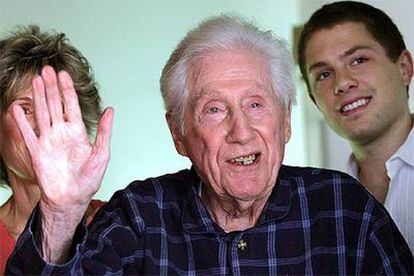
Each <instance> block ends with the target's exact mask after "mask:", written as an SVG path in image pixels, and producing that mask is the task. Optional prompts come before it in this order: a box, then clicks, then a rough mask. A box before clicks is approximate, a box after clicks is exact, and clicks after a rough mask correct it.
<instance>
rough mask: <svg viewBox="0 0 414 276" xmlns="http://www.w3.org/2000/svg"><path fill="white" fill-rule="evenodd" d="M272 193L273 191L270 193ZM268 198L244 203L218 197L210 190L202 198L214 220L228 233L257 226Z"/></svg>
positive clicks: (207, 189) (205, 191)
mask: <svg viewBox="0 0 414 276" xmlns="http://www.w3.org/2000/svg"><path fill="white" fill-rule="evenodd" d="M270 192H271V191H270ZM269 196H270V193H268V195H267V196H265V197H264V198H260V199H255V200H251V201H242V200H237V199H234V198H228V197H226V198H224V197H219V196H217V195H216V194H215V193H214V191H212V190H211V189H209V188H206V189H205V190H204V188H203V193H202V196H201V199H202V201H203V202H204V204H205V206H206V207H207V210H208V212H209V213H210V215H211V217H212V218H213V220H214V221H215V222H216V223H217V224H218V225H219V226H220V227H221V228H222V229H223V230H224V231H225V232H227V233H229V232H232V231H243V230H245V229H248V228H251V227H253V226H255V224H256V222H257V220H258V219H259V217H260V214H261V213H262V211H263V208H264V206H265V205H266V202H267V199H268V198H269Z"/></svg>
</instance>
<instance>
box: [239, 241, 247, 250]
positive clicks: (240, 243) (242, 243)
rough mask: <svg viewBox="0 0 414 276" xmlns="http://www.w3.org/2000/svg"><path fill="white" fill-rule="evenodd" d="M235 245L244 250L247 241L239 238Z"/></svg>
mask: <svg viewBox="0 0 414 276" xmlns="http://www.w3.org/2000/svg"><path fill="white" fill-rule="evenodd" d="M237 247H238V248H239V249H240V250H242V251H243V250H245V249H246V248H247V242H246V241H245V240H243V239H240V240H239V242H238V243H237Z"/></svg>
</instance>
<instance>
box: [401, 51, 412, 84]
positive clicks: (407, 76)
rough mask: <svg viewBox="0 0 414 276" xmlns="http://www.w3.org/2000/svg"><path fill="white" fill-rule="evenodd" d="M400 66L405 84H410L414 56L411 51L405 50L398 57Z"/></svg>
mask: <svg viewBox="0 0 414 276" xmlns="http://www.w3.org/2000/svg"><path fill="white" fill-rule="evenodd" d="M398 66H399V69H400V72H401V77H402V80H403V83H404V85H405V86H408V85H410V83H411V79H412V77H413V58H412V56H411V54H410V52H409V51H407V50H404V51H403V52H402V53H401V56H400V58H399V59H398Z"/></svg>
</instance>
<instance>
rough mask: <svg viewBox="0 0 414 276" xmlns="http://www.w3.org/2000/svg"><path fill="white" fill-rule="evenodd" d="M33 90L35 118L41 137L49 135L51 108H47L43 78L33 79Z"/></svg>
mask: <svg viewBox="0 0 414 276" xmlns="http://www.w3.org/2000/svg"><path fill="white" fill-rule="evenodd" d="M32 88H33V105H34V110H35V118H36V123H37V126H38V127H39V133H40V135H41V134H45V133H47V132H48V131H49V129H50V117H49V108H48V107H47V102H46V95H45V86H44V83H43V79H42V77H40V76H36V77H34V78H33V79H32Z"/></svg>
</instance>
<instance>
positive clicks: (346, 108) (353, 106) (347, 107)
mask: <svg viewBox="0 0 414 276" xmlns="http://www.w3.org/2000/svg"><path fill="white" fill-rule="evenodd" d="M370 101H371V97H367V98H362V99H358V100H356V101H353V102H351V103H349V104H346V105H344V106H342V107H341V110H340V111H341V113H348V112H351V111H353V110H355V109H357V108H359V107H361V106H366V105H367V104H368V103H369V102H370Z"/></svg>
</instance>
